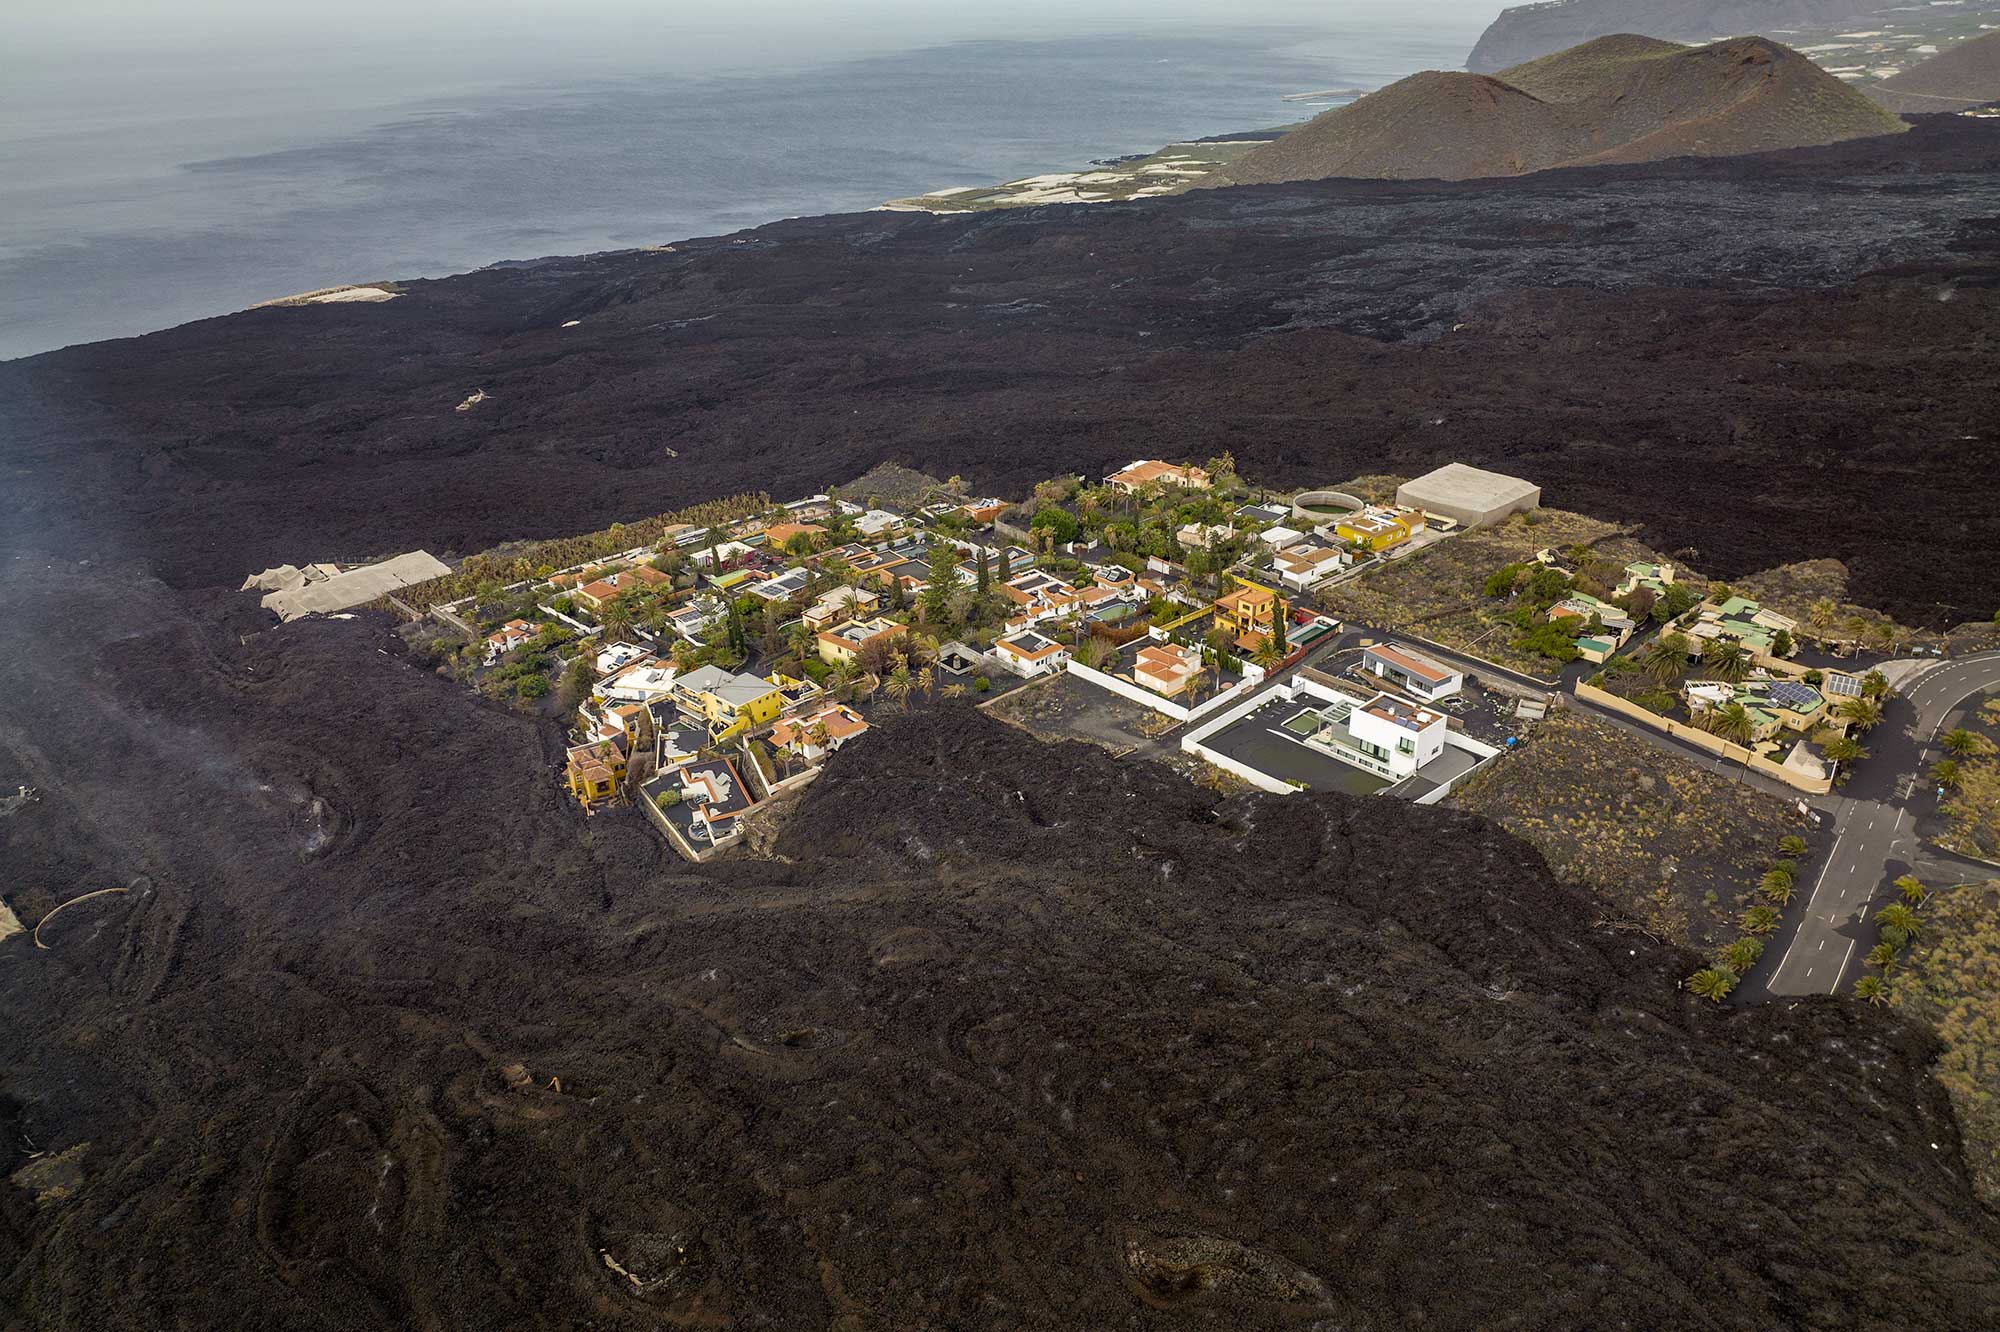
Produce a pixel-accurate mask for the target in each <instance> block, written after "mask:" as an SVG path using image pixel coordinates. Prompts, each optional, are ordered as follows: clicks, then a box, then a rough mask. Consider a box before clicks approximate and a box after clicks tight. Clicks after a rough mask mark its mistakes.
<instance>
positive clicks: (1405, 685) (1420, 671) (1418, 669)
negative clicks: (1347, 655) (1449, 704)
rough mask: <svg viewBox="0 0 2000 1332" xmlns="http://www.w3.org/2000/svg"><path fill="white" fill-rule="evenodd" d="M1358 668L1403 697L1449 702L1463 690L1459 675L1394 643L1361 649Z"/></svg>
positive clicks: (1462, 677) (1463, 677)
mask: <svg viewBox="0 0 2000 1332" xmlns="http://www.w3.org/2000/svg"><path fill="white" fill-rule="evenodd" d="M1361 667H1362V669H1363V670H1365V671H1368V672H1369V673H1371V674H1373V675H1375V676H1378V677H1380V678H1381V679H1384V680H1387V681H1388V682H1389V683H1390V684H1393V685H1395V686H1396V687H1397V688H1398V689H1400V690H1402V691H1403V692H1404V693H1406V694H1413V695H1415V696H1416V697H1418V698H1421V699H1426V700H1435V699H1440V698H1450V697H1452V696H1454V695H1455V694H1457V693H1458V692H1459V691H1460V690H1461V689H1463V688H1464V687H1465V676H1464V675H1463V674H1462V673H1461V672H1458V671H1454V670H1452V669H1451V668H1450V667H1448V666H1445V665H1443V664H1442V663H1440V662H1436V661H1433V660H1432V659H1431V658H1429V657H1426V656H1424V655H1423V654H1422V653H1419V652H1413V651H1411V650H1410V649H1409V648H1405V647H1398V646H1396V645H1395V644H1393V643H1378V644H1376V645H1375V646H1374V647H1369V648H1363V649H1362V650H1361Z"/></svg>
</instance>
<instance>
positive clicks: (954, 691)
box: [938, 683, 965, 698]
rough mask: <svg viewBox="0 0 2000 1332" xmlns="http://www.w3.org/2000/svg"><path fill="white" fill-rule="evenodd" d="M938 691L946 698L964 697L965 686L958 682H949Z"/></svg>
mask: <svg viewBox="0 0 2000 1332" xmlns="http://www.w3.org/2000/svg"><path fill="white" fill-rule="evenodd" d="M938 693H939V694H940V695H941V696H943V697H945V698H964V697H965V686H964V685H962V684H957V683H952V684H948V685H946V686H945V687H944V688H942V689H940V690H938Z"/></svg>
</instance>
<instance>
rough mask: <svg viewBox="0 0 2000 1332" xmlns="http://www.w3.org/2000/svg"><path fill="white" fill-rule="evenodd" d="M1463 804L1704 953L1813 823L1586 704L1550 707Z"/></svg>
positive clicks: (1729, 932) (1459, 796)
mask: <svg viewBox="0 0 2000 1332" xmlns="http://www.w3.org/2000/svg"><path fill="white" fill-rule="evenodd" d="M1451 803H1452V804H1454V805H1456V806H1458V807H1459V808H1461V809H1465V810H1469V811H1471V812H1473V813H1475V814H1483V815H1485V816H1486V817H1487V818H1490V819H1492V820H1494V821H1495V822H1496V823H1498V824H1500V825H1501V826H1502V827H1503V828H1505V829H1506V830H1507V831H1508V832H1511V833H1513V834H1514V835H1515V836H1517V837H1519V838H1521V839H1522V840H1524V841H1526V842H1528V843H1529V844H1531V845H1532V846H1534V847H1535V849H1536V850H1538V851H1540V852H1541V853H1542V857H1543V858H1544V859H1545V860H1547V861H1548V863H1549V867H1550V868H1551V869H1553V870H1554V871H1555V872H1556V875H1557V876H1558V877H1559V878H1561V879H1563V880H1565V881H1566V882H1569V883H1574V884H1579V885H1583V886H1587V887H1590V888H1593V889H1600V890H1601V891H1603V892H1604V893H1605V894H1607V895H1608V896H1609V897H1610V899H1611V901H1612V903H1613V905H1614V906H1615V907H1616V908H1617V910H1618V911H1619V912H1621V913H1623V914H1625V915H1629V916H1630V917H1632V918H1633V919H1635V920H1638V921H1640V922H1641V923H1643V924H1644V925H1645V927H1646V928H1647V929H1648V930H1649V931H1650V932H1651V933H1653V934H1654V935H1657V936H1658V937H1660V938H1663V939H1667V940H1670V941H1672V942H1674V943H1677V944H1682V945H1685V946H1688V947H1693V948H1696V949H1699V950H1701V951H1703V952H1713V951H1714V950H1716V949H1718V948H1720V947H1721V946H1722V945H1724V944H1727V943H1728V942H1729V941H1730V940H1732V939H1734V938H1735V937H1736V936H1737V934H1738V933H1739V930H1738V925H1737V922H1738V920H1739V918H1740V917H1741V916H1742V914H1743V912H1744V911H1745V910H1747V909H1749V908H1751V907H1752V906H1754V905H1755V904H1756V902H1757V900H1758V899H1757V896H1756V890H1757V884H1758V881H1759V879H1760V878H1761V877H1762V876H1763V874H1764V872H1765V871H1766V870H1768V869H1769V868H1770V867H1771V864H1772V862H1773V859H1774V857H1775V856H1776V855H1777V847H1778V842H1779V840H1780V839H1781V838H1783V837H1785V836H1787V835H1791V834H1797V833H1799V832H1801V826H1800V821H1799V818H1798V816H1797V814H1796V813H1795V812H1794V810H1793V807H1792V806H1791V804H1790V803H1789V802H1787V801H1785V800H1781V799H1779V798H1778V797H1776V796H1772V795H1766V794H1765V793H1763V792H1761V791H1757V790H1755V789H1753V788H1751V787H1748V786H1745V785H1743V784H1742V783H1740V782H1736V781H1734V780H1732V779H1730V778H1729V777H1727V776H1724V775H1722V774H1720V773H1717V772H1713V771H1711V770H1709V769H1708V768H1706V767H1703V766H1702V765H1700V764H1697V763H1695V762H1692V761H1690V760H1688V759H1684V758H1680V757H1678V756H1676V755H1673V754H1669V753H1666V752H1665V751H1663V750H1660V749H1658V748H1656V747H1655V746H1652V745H1649V744H1645V743H1643V742H1640V741H1636V740H1634V739H1633V738H1632V737H1631V736H1630V735H1628V734H1626V733H1625V732H1624V731H1622V730H1619V729H1618V728H1617V727H1615V726H1613V725H1611V724H1610V723H1609V722H1607V721H1604V720H1602V719H1601V718H1598V717H1593V716H1590V715H1589V714H1587V713H1583V712H1580V711H1578V710H1577V709H1575V708H1565V709H1563V710H1560V711H1557V712H1552V713H1550V714H1549V718H1548V720H1547V721H1545V722H1543V723H1542V724H1541V725H1539V726H1537V727H1536V728H1535V729H1534V731H1533V732H1531V734H1530V737H1529V739H1528V742H1527V743H1526V744H1525V745H1523V746H1522V748H1521V750H1520V751H1519V752H1518V753H1516V754H1512V755H1509V756H1508V757H1507V758H1506V759H1505V760H1503V761H1501V762H1498V763H1495V764H1493V765H1491V766H1490V767H1489V768H1487V769H1486V771H1485V772H1482V773H1480V774H1478V775H1476V776H1475V777H1473V779H1472V780H1471V781H1470V782H1468V783H1467V784H1466V785H1465V786H1464V787H1462V788H1461V789H1460V790H1459V791H1458V792H1456V793H1455V794H1454V795H1453V796H1452V798H1451Z"/></svg>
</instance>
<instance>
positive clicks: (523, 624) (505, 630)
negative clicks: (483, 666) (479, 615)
mask: <svg viewBox="0 0 2000 1332" xmlns="http://www.w3.org/2000/svg"><path fill="white" fill-rule="evenodd" d="M537 632H538V631H537V630H536V628H535V626H534V625H532V624H529V623H528V622H527V621H526V620H509V621H507V623H505V624H503V625H501V626H500V627H499V628H498V629H497V630H495V631H494V632H492V633H490V634H488V635H487V636H486V661H487V663H488V664H489V665H491V664H492V663H493V662H495V661H497V660H499V659H500V658H501V657H504V656H506V655H507V654H508V653H509V652H512V651H513V650H514V649H515V648H517V647H521V646H522V645H524V644H526V643H530V642H533V641H534V637H535V634H536V633H537Z"/></svg>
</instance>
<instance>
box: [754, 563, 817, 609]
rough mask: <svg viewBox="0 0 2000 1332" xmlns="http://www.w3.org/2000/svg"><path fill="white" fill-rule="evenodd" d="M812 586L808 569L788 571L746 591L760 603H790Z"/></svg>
mask: <svg viewBox="0 0 2000 1332" xmlns="http://www.w3.org/2000/svg"><path fill="white" fill-rule="evenodd" d="M811 586H812V573H811V571H810V570H807V569H787V570H785V571H784V572H783V573H781V574H778V575H777V576H776V577H773V578H766V579H765V580H764V581H762V582H761V583H752V584H751V585H750V586H749V587H748V588H746V589H745V591H747V592H749V594H750V595H751V596H753V597H756V598H757V599H758V600H759V601H773V602H776V601H790V600H791V599H792V598H793V597H796V596H799V595H800V594H802V593H803V592H804V591H805V590H806V589H807V588H808V587H811Z"/></svg>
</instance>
